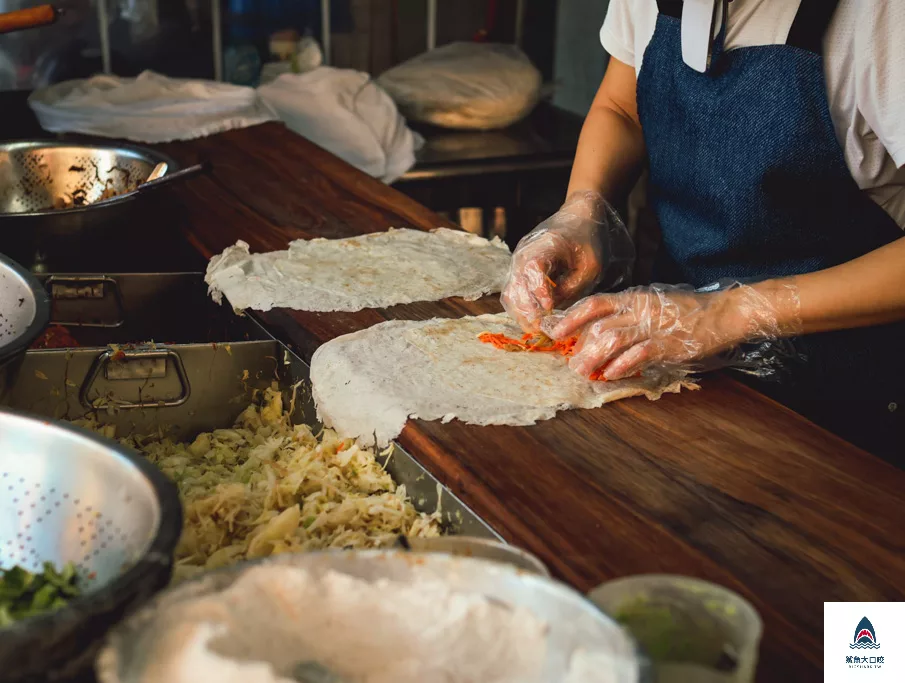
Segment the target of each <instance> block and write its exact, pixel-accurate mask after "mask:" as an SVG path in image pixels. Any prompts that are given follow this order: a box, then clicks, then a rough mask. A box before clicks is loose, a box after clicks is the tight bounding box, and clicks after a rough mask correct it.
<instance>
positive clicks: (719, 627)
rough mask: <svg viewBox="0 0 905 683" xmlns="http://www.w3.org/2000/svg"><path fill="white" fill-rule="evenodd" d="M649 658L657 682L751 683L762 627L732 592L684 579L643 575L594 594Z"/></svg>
mask: <svg viewBox="0 0 905 683" xmlns="http://www.w3.org/2000/svg"><path fill="white" fill-rule="evenodd" d="M589 597H590V599H591V600H592V601H593V602H594V603H595V604H596V605H597V606H598V607H600V608H601V609H602V610H603V611H604V612H606V613H607V614H609V615H610V616H611V617H613V618H614V619H615V620H616V621H618V622H619V623H621V624H622V625H623V626H624V627H625V628H627V629H628V631H629V632H630V633H631V634H632V636H634V638H635V639H636V640H637V641H638V642H639V643H640V645H641V647H642V648H643V649H644V650H645V651H646V653H647V655H648V657H650V660H651V663H652V665H653V668H654V672H655V680H656V681H657V683H751V682H752V681H753V680H754V671H755V668H756V666H757V657H758V649H759V646H760V638H761V633H762V631H763V624H762V622H761V619H760V616H759V615H758V613H757V611H756V610H755V609H754V607H752V606H751V604H750V603H748V601H746V600H745V599H744V598H742V597H741V596H740V595H737V594H736V593H733V592H732V591H730V590H728V589H726V588H723V587H722V586H717V585H715V584H712V583H709V582H707V581H702V580H700V579H694V578H690V577H685V576H672V575H666V574H644V575H638V576H631V577H627V578H624V579H617V580H615V581H610V582H608V583H605V584H603V585H602V586H599V587H598V588H596V589H594V590H593V591H591V593H590V594H589Z"/></svg>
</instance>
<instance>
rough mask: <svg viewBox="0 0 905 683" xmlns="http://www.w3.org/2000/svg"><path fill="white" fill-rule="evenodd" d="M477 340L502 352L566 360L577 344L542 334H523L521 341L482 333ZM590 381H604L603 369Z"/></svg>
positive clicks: (594, 374)
mask: <svg viewBox="0 0 905 683" xmlns="http://www.w3.org/2000/svg"><path fill="white" fill-rule="evenodd" d="M478 339H479V340H480V341H482V342H484V343H485V344H492V345H493V346H494V347H495V348H498V349H502V350H503V351H540V352H544V353H558V354H559V355H561V356H563V357H565V358H568V357H569V356H571V355H572V354H573V353H574V352H575V344H577V343H578V337H569V338H568V339H563V340H562V341H555V340H553V339H550V338H549V337H547V336H546V335H543V334H537V335H534V334H525V335H523V336H522V338H521V339H513V338H512V337H507V336H506V335H505V334H500V333H496V332H482V333H481V334H479V335H478ZM590 379H592V380H595V381H604V382H605V381H606V378H605V377H604V376H603V368H598V369H597V370H595V371H594V372H593V373H592V374H591V377H590Z"/></svg>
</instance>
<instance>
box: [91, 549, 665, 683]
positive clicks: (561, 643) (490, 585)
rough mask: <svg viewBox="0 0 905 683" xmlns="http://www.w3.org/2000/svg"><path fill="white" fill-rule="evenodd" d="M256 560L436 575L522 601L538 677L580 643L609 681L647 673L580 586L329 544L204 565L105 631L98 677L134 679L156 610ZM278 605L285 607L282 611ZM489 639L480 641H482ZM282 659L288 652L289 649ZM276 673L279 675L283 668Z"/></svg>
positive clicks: (562, 663) (437, 557) (496, 597)
mask: <svg viewBox="0 0 905 683" xmlns="http://www.w3.org/2000/svg"><path fill="white" fill-rule="evenodd" d="M262 564H266V565H283V566H286V565H288V566H292V567H298V568H300V569H304V570H306V571H307V572H308V574H309V575H310V576H312V577H320V576H322V575H324V574H327V573H328V572H338V573H340V574H345V575H347V576H350V577H354V578H356V579H359V580H362V581H365V582H367V583H375V582H378V581H380V580H390V581H393V582H399V583H404V584H411V583H414V582H416V581H419V580H430V581H439V582H442V583H444V584H445V585H446V586H448V587H449V589H450V590H452V591H455V592H460V593H466V594H471V595H475V594H477V595H483V596H485V597H486V598H487V599H489V600H491V601H493V602H494V603H496V604H498V605H502V606H506V607H509V608H511V609H516V608H522V609H526V610H528V611H530V613H531V614H532V615H533V616H534V617H535V618H537V619H539V620H542V621H543V622H545V623H546V626H547V630H546V634H545V645H546V648H545V660H544V670H543V675H542V677H541V680H544V681H562V680H565V679H566V676H565V675H564V674H565V672H566V671H568V670H569V669H570V667H571V666H572V665H573V663H574V660H573V659H572V658H573V656H574V655H575V654H576V653H577V652H580V651H583V652H584V653H585V654H587V653H588V652H595V653H598V654H599V655H601V656H600V657H599V658H596V659H595V660H594V661H595V665H596V666H597V667H599V670H598V671H596V672H595V673H599V677H597V678H595V679H594V680H599V681H611V682H612V683H638V681H647V680H649V671H648V670H647V667H646V662H645V661H644V657H643V655H642V653H641V652H640V651H639V650H638V648H637V646H636V644H635V642H634V641H633V640H632V638H631V636H630V635H628V633H627V632H626V631H624V630H623V629H622V628H620V626H619V625H618V624H616V622H614V621H613V620H612V619H611V618H610V617H608V616H607V615H606V614H604V613H603V612H602V611H600V610H599V609H598V608H597V607H596V606H595V605H594V604H593V603H592V602H591V601H589V600H588V599H586V598H585V597H584V596H583V595H581V593H579V592H577V591H575V590H574V589H572V588H570V587H568V586H566V585H565V584H562V583H560V582H558V581H554V580H551V579H548V578H546V577H543V576H540V575H538V574H535V573H533V572H525V571H523V570H520V569H518V568H515V567H511V566H509V565H506V564H499V563H496V562H490V561H487V560H484V559H475V558H466V557H453V556H450V555H444V554H438V553H428V554H414V555H413V554H409V553H405V552H384V551H345V552H344V551H334V552H313V553H306V554H300V555H279V556H276V557H271V558H268V559H265V560H263V561H255V562H245V563H242V564H239V565H236V566H233V567H229V568H226V569H223V570H215V571H213V572H209V573H207V574H204V575H202V576H200V577H199V578H197V579H193V580H191V581H188V582H186V583H183V584H180V585H179V586H176V587H174V588H171V589H169V590H167V591H166V592H165V593H162V594H161V595H159V596H158V597H157V598H156V599H155V600H154V601H152V602H151V603H149V604H148V605H147V606H146V607H145V608H144V609H142V610H141V611H140V612H139V613H137V614H135V615H134V616H133V617H132V618H130V619H129V620H127V621H126V622H124V623H123V624H122V625H121V626H119V627H118V628H116V629H115V630H114V631H112V632H111V634H110V637H109V638H108V641H107V645H106V646H105V647H104V649H103V650H102V652H101V654H100V656H99V657H98V662H97V667H96V670H97V674H98V678H99V680H100V682H101V683H125V682H126V681H137V680H142V674H143V673H144V672H146V671H147V669H148V668H149V666H150V665H151V664H152V662H151V661H149V659H148V652H149V650H150V648H151V647H152V646H153V643H154V642H155V641H156V640H157V638H159V637H160V636H161V635H163V632H162V629H163V628H165V625H169V626H172V625H173V624H172V622H168V620H167V619H166V618H164V610H167V609H169V608H173V607H175V606H178V605H184V604H186V603H187V602H188V601H190V600H194V599H197V598H201V597H209V598H210V597H212V596H214V595H215V594H216V593H219V592H221V591H223V590H225V589H227V588H229V587H230V586H231V585H232V584H233V582H234V581H235V580H236V579H237V578H238V577H239V575H240V574H241V573H242V572H243V571H245V570H247V569H248V568H249V567H252V566H260V565H262ZM209 613H211V614H212V613H213V612H212V611H211V612H209ZM286 613H288V611H287V612H283V614H286ZM299 617H300V618H299V628H304V619H303V618H302V616H301V615H299ZM284 626H285V625H284ZM262 627H263V628H266V626H262ZM405 646H406V648H408V652H409V653H412V654H417V643H414V642H407V643H406V644H405ZM492 647H493V645H492V644H488V648H492ZM348 648H349V649H350V651H354V650H355V648H356V644H355V643H354V642H349V643H348ZM214 649H215V650H216V648H214ZM244 649H245V652H242V653H230V654H231V656H233V657H236V658H237V659H238V658H243V659H244V658H247V657H249V656H250V658H252V659H255V660H258V661H260V659H261V658H262V657H263V658H266V655H262V654H261V653H260V652H255V651H254V650H253V649H251V648H244ZM458 656H459V657H462V656H463V653H462V652H461V651H459V653H458ZM283 659H284V660H286V659H291V655H289V656H288V657H283ZM277 673H278V674H280V675H283V676H286V675H287V673H288V672H286V671H278V672H277ZM589 675H590V673H587V674H585V676H583V677H581V678H579V679H578V680H583V681H584V680H591V679H590V678H588V676H589Z"/></svg>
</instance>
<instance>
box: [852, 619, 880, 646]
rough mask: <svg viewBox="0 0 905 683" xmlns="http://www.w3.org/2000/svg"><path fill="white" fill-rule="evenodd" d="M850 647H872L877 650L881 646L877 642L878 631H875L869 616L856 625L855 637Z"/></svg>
mask: <svg viewBox="0 0 905 683" xmlns="http://www.w3.org/2000/svg"><path fill="white" fill-rule="evenodd" d="M849 647H850V648H851V649H853V650H864V649H868V648H869V649H872V650H876V649H877V648H879V647H880V643H878V642H877V633H876V631H874V625H873V624H872V623H870V621H869V620H868V618H867V617H864V618H863V619H862V620H861V621H859V622H858V625H857V626H856V627H855V637H854V639H853V640H852V644H851V645H849Z"/></svg>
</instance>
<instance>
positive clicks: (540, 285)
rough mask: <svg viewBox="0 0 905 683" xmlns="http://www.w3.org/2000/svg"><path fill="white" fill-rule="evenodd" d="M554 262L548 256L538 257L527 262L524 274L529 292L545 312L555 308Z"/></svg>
mask: <svg viewBox="0 0 905 683" xmlns="http://www.w3.org/2000/svg"><path fill="white" fill-rule="evenodd" d="M551 268H552V264H551V262H550V261H549V259H547V258H536V259H533V260H531V261H529V262H528V263H526V264H525V266H524V268H523V271H522V272H523V275H524V278H525V284H526V288H527V290H528V293H529V294H530V295H531V296H532V297H533V298H534V301H535V303H536V304H537V306H538V307H539V308H540V310H541V311H542V312H544V313H549V312H550V311H552V310H553V306H554V301H553V291H552V289H553V281H552V280H551V279H550V270H551Z"/></svg>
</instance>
